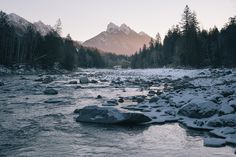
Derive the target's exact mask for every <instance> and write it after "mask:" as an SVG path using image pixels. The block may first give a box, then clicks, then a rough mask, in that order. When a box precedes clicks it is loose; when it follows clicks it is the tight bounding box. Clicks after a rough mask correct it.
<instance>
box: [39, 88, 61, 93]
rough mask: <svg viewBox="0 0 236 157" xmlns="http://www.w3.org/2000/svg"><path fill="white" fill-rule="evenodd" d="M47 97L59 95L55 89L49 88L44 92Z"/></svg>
mask: <svg viewBox="0 0 236 157" xmlns="http://www.w3.org/2000/svg"><path fill="white" fill-rule="evenodd" d="M43 93H44V94H45V95H57V94H58V91H57V90H55V89H53V88H47V89H45V90H44V91H43Z"/></svg>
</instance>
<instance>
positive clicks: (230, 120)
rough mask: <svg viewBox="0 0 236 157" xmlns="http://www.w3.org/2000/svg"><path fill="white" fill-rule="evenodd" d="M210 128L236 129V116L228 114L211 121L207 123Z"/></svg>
mask: <svg viewBox="0 0 236 157" xmlns="http://www.w3.org/2000/svg"><path fill="white" fill-rule="evenodd" d="M207 126H210V127H234V126H236V114H228V115H223V116H220V117H216V118H213V119H210V120H209V121H208V122H207Z"/></svg>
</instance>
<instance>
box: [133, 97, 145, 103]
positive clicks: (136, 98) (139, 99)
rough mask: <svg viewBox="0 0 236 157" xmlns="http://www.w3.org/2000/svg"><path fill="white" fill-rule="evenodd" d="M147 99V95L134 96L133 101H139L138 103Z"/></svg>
mask: <svg viewBox="0 0 236 157" xmlns="http://www.w3.org/2000/svg"><path fill="white" fill-rule="evenodd" d="M144 100H145V96H134V97H133V98H132V101H133V102H137V103H141V102H143V101H144Z"/></svg>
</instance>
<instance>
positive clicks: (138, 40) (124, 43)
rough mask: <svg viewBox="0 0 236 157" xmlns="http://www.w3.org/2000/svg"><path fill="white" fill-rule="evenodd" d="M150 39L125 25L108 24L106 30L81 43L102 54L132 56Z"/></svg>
mask: <svg viewBox="0 0 236 157" xmlns="http://www.w3.org/2000/svg"><path fill="white" fill-rule="evenodd" d="M150 40H151V37H150V36H149V35H147V34H146V33H144V32H140V33H137V32H135V31H134V30H132V29H131V28H130V27H128V26H127V25H126V24H122V25H121V26H117V25H116V24H114V23H109V24H108V26H107V30H106V31H104V32H102V33H100V34H98V35H97V36H95V37H93V38H92V39H89V40H87V41H85V42H84V43H83V45H84V46H86V47H94V48H97V49H99V50H102V51H104V52H113V53H116V54H123V55H132V54H134V53H135V52H136V51H138V50H139V49H140V48H142V47H143V45H144V44H148V43H149V42H150Z"/></svg>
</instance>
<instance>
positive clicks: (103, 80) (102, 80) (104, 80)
mask: <svg viewBox="0 0 236 157" xmlns="http://www.w3.org/2000/svg"><path fill="white" fill-rule="evenodd" d="M100 82H109V81H108V80H106V79H100Z"/></svg>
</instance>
